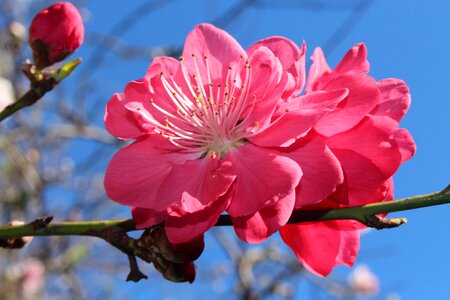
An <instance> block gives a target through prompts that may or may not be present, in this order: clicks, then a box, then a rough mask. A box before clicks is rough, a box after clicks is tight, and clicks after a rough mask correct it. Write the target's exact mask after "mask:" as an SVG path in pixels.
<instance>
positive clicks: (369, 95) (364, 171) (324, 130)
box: [280, 44, 415, 275]
mask: <svg viewBox="0 0 450 300" xmlns="http://www.w3.org/2000/svg"><path fill="white" fill-rule="evenodd" d="M312 59H313V61H314V63H313V64H312V66H311V68H310V71H309V75H308V80H307V83H306V95H308V94H309V93H314V92H317V91H329V90H335V89H341V88H347V89H348V91H349V92H348V95H347V97H346V98H345V99H344V100H343V101H341V102H340V103H339V104H338V105H337V107H336V108H335V109H334V110H333V111H331V112H330V113H328V114H326V115H324V116H323V117H322V118H321V119H320V120H318V121H317V122H316V123H315V124H314V130H312V131H311V132H310V134H309V135H310V136H311V139H312V140H313V141H315V142H316V143H318V144H320V145H321V147H322V148H323V149H324V151H329V152H330V153H331V155H332V157H334V159H335V160H336V161H337V163H338V166H339V169H340V170H341V177H340V180H339V181H340V183H339V184H338V185H334V186H333V185H331V184H329V183H332V182H336V180H334V181H333V180H329V179H330V178H331V177H332V176H333V175H332V174H330V173H327V172H324V169H323V168H322V166H321V164H320V163H319V161H318V160H316V161H313V160H309V163H310V165H309V167H310V168H305V166H304V165H302V170H303V177H302V180H301V182H300V185H299V187H298V189H297V190H298V192H297V203H296V208H302V209H317V208H335V207H347V206H358V205H364V204H368V203H373V202H381V201H389V200H392V199H393V182H392V178H391V177H392V175H393V174H394V172H395V171H396V170H397V169H398V167H399V166H400V164H401V163H403V162H405V161H406V160H408V159H410V158H411V157H412V155H413V154H414V152H415V143H414V141H413V139H412V138H411V136H410V135H409V133H408V131H406V130H405V129H402V128H398V123H399V121H400V120H401V119H402V118H403V116H404V115H405V113H406V111H407V109H408V107H409V104H410V95H409V90H408V87H407V86H406V85H405V83H404V82H403V81H401V80H398V79H384V80H381V81H380V82H376V81H375V80H374V79H373V78H372V77H370V76H369V75H367V72H368V71H369V63H368V61H367V50H366V48H365V46H364V44H358V45H356V46H354V47H353V48H352V49H350V51H349V52H348V53H347V54H346V55H345V56H344V58H343V59H342V61H341V62H340V63H339V64H338V66H337V67H336V68H335V69H334V70H331V69H330V68H329V67H328V65H327V63H326V61H325V58H324V56H323V53H322V51H321V49H320V48H318V49H316V51H315V52H314V55H313V57H312ZM301 143H302V140H298V141H297V142H296V143H294V144H293V146H291V147H290V148H288V149H286V150H287V151H290V150H292V151H291V152H289V153H287V155H288V157H290V158H292V159H294V160H295V161H297V162H299V163H300V162H301V160H304V159H306V157H305V153H304V152H303V153H301V152H300V153H298V152H299V150H298V149H301V148H300V147H299V146H297V145H303V144H301ZM296 147H298V148H296ZM334 176H335V177H336V178H337V176H338V173H336V174H335V175H334ZM313 181H319V182H322V183H323V186H322V188H321V189H320V190H316V191H313V193H311V192H310V191H309V190H310V186H311V185H312V182H313ZM327 182H328V184H326V183H327ZM316 186H317V184H316ZM326 187H328V188H326ZM327 193H328V195H327ZM319 196H321V197H323V198H322V199H320V197H319ZM325 198H326V199H327V200H326V201H322V202H321V203H319V204H315V203H317V202H318V201H320V200H323V199H325ZM306 200H308V201H306ZM362 228H363V226H362V225H361V224H359V223H357V222H355V221H346V220H340V221H329V222H320V223H305V224H296V225H287V226H285V227H283V228H282V229H281V230H280V233H281V236H282V238H283V240H284V241H285V242H286V243H287V244H288V246H289V247H291V249H292V250H293V251H294V253H295V254H296V255H297V257H298V258H299V260H300V261H301V262H302V263H303V264H304V265H305V266H306V267H307V268H308V269H309V270H310V271H312V272H314V273H316V274H319V275H327V274H328V273H329V272H331V270H332V268H333V267H334V266H336V265H339V264H344V265H347V266H351V265H352V264H353V263H354V261H355V258H356V254H357V252H358V249H359V232H358V230H359V229H362Z"/></svg>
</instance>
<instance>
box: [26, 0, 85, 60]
mask: <svg viewBox="0 0 450 300" xmlns="http://www.w3.org/2000/svg"><path fill="white" fill-rule="evenodd" d="M83 38H84V26H83V20H82V19H81V16H80V13H79V12H78V10H77V8H76V7H75V6H73V4H71V3H69V2H58V3H55V4H53V5H51V6H49V7H48V8H46V9H43V10H41V11H40V12H39V13H38V14H37V15H36V16H35V17H34V19H33V21H32V22H31V26H30V34H29V40H28V42H29V44H30V46H31V48H32V49H33V60H34V63H35V64H36V66H37V67H38V68H39V69H42V68H45V67H48V66H50V65H52V64H54V63H56V62H59V61H62V60H63V59H65V58H66V57H67V56H69V55H70V54H72V53H73V52H74V51H75V50H76V49H78V47H80V45H81V44H82V43H83Z"/></svg>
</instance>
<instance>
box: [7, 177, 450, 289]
mask: <svg viewBox="0 0 450 300" xmlns="http://www.w3.org/2000/svg"><path fill="white" fill-rule="evenodd" d="M448 203H450V185H449V186H447V188H445V189H444V190H443V191H440V192H436V193H431V194H426V195H420V196H412V197H409V198H404V199H399V200H396V201H390V202H381V203H373V204H368V205H364V206H359V207H349V208H338V209H330V210H316V211H313V210H310V211H307V210H299V211H295V212H294V213H293V214H292V216H291V218H290V219H289V223H291V224H292V223H299V222H314V221H328V220H342V219H344V220H356V221H359V222H361V223H363V224H365V225H367V226H369V227H374V228H377V229H382V228H392V227H397V226H399V225H401V224H404V223H406V219H404V218H395V219H386V218H382V217H379V216H377V215H378V214H382V213H388V212H395V211H404V210H409V209H416V208H421V207H427V206H433V205H443V204H448ZM51 221H52V217H43V218H39V219H37V220H34V221H32V222H30V223H28V224H23V225H6V226H0V246H2V245H3V244H4V245H6V246H8V245H10V244H11V242H14V240H15V239H20V238H22V237H28V236H51V235H83V236H94V237H99V238H101V239H103V240H105V241H106V242H108V243H109V244H111V245H112V246H114V247H116V248H117V249H119V250H120V251H122V252H123V253H125V254H126V255H127V256H128V260H129V263H130V274H129V275H128V278H127V280H132V281H139V280H141V279H145V278H146V276H145V275H144V274H142V272H141V271H140V270H139V267H138V265H137V262H136V257H139V258H140V259H142V260H143V261H145V262H147V263H153V264H154V266H155V268H156V269H157V270H158V271H160V272H161V273H162V275H163V276H164V277H165V278H166V279H168V280H170V281H174V282H185V281H188V282H193V281H194V279H195V266H194V263H193V261H194V260H195V259H197V257H198V256H197V254H198V255H200V253H201V252H202V251H203V241H202V242H201V247H196V250H198V251H196V254H195V255H196V256H195V257H191V256H190V255H188V256H186V253H183V252H178V250H176V249H174V248H172V246H170V243H169V242H168V240H167V237H165V232H164V228H163V225H155V226H153V227H151V228H150V229H147V230H145V231H144V233H143V234H142V236H141V237H140V238H139V239H134V238H131V237H129V236H128V234H127V232H129V231H134V230H137V229H136V225H135V223H134V221H133V220H99V221H82V222H61V223H50V222H51ZM229 225H232V222H231V218H230V216H226V215H222V216H220V217H219V220H218V221H217V223H216V224H215V226H229ZM3 247H4V246H3ZM9 248H10V247H9ZM191 250H192V249H191Z"/></svg>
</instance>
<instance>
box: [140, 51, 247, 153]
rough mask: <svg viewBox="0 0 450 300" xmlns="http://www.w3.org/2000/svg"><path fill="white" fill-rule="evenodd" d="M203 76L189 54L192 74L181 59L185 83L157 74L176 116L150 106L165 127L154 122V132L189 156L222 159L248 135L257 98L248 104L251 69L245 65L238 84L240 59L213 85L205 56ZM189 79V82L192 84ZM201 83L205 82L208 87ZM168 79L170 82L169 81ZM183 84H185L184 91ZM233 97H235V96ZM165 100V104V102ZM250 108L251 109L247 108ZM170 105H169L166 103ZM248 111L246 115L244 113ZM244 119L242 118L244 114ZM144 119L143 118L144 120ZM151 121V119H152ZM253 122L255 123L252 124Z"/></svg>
mask: <svg viewBox="0 0 450 300" xmlns="http://www.w3.org/2000/svg"><path fill="white" fill-rule="evenodd" d="M202 59H203V60H204V65H205V69H204V71H205V72H206V74H203V77H202V74H201V72H200V67H199V64H198V62H197V56H196V55H194V54H192V64H193V67H194V71H195V73H194V74H189V73H188V71H187V68H186V66H185V64H184V59H183V58H182V57H181V58H180V61H181V63H180V64H181V68H180V70H181V74H180V76H182V80H183V81H184V82H177V81H176V79H175V78H174V76H173V74H170V77H167V78H166V75H167V74H163V73H161V74H160V80H161V83H162V86H163V88H164V89H165V91H166V92H167V96H168V97H167V98H166V99H167V100H169V101H170V102H171V104H173V107H174V108H176V111H177V113H176V114H174V113H170V112H168V111H167V109H164V108H163V107H161V105H158V104H157V103H155V101H154V100H153V99H152V100H150V102H151V104H152V105H153V107H154V108H155V109H157V110H158V111H159V112H161V113H162V114H163V115H164V116H165V117H164V124H163V123H162V122H160V121H156V120H153V121H152V122H151V124H152V125H153V126H154V130H155V132H157V133H159V134H161V135H162V136H164V137H167V138H168V139H169V140H170V142H171V143H172V144H173V145H175V146H177V147H179V148H180V149H183V151H184V152H188V153H199V154H200V155H201V156H202V157H203V156H204V155H205V154H207V153H210V156H211V157H212V158H214V157H216V155H218V156H219V157H221V156H222V155H224V154H225V153H226V151H228V150H229V149H230V148H232V147H237V146H239V145H241V144H242V143H244V141H243V140H244V139H245V138H246V137H247V136H249V134H250V135H251V134H252V133H251V132H247V131H248V127H249V125H250V124H249V122H250V121H251V120H250V119H251V117H250V116H249V115H248V112H250V113H251V112H252V111H253V108H254V105H255V101H256V97H255V96H253V97H251V99H250V101H252V103H251V104H250V103H248V101H249V91H250V89H249V85H250V83H251V77H252V76H251V75H252V74H251V65H250V63H249V62H248V61H247V62H246V63H245V75H244V76H245V78H244V79H243V82H242V81H240V82H239V84H238V76H239V73H240V65H241V61H242V59H243V57H242V56H241V57H240V58H239V59H238V60H237V63H236V64H235V65H233V66H232V65H230V66H229V67H228V71H227V73H226V76H225V77H224V78H223V81H222V82H219V83H217V82H213V81H212V80H213V78H212V76H211V75H212V73H211V69H210V63H209V61H208V57H207V56H204V57H203V58H202ZM191 78H192V80H191ZM202 78H203V79H205V80H207V83H206V84H207V85H208V86H207V87H206V86H205V84H204V82H203V80H202ZM168 79H169V80H168ZM182 84H187V91H188V94H186V93H185V92H186V88H184V89H183V86H182ZM235 94H236V95H237V96H235ZM167 100H166V101H167ZM249 104H250V105H251V106H250V107H249V108H248V106H249ZM169 105H170V103H169ZM246 110H247V111H246ZM244 112H245V113H246V114H247V115H246V116H244V115H243V113H244ZM143 117H145V116H143ZM151 119H153V118H151ZM253 121H254V120H253Z"/></svg>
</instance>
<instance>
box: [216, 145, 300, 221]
mask: <svg viewBox="0 0 450 300" xmlns="http://www.w3.org/2000/svg"><path fill="white" fill-rule="evenodd" d="M224 159H225V160H228V161H231V162H232V164H233V169H234V172H235V173H236V175H237V177H236V181H235V193H234V196H233V200H232V202H231V204H230V207H229V208H228V213H229V214H230V215H231V216H233V217H239V216H247V215H250V214H254V213H256V212H257V211H260V210H261V209H262V208H264V207H266V206H273V205H275V204H276V203H277V202H278V201H281V200H282V199H284V198H285V197H287V196H289V195H290V194H291V193H292V192H293V191H294V190H295V187H296V186H297V185H298V183H299V181H300V178H301V174H302V172H301V169H300V167H299V166H298V164H297V163H295V162H294V161H293V160H291V159H290V158H287V157H284V156H282V155H280V154H279V153H277V152H275V151H273V150H269V149H263V148H259V147H256V146H254V145H252V144H247V145H244V146H241V147H239V148H238V149H234V150H230V151H228V153H227V154H226V156H225V158H224Z"/></svg>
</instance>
